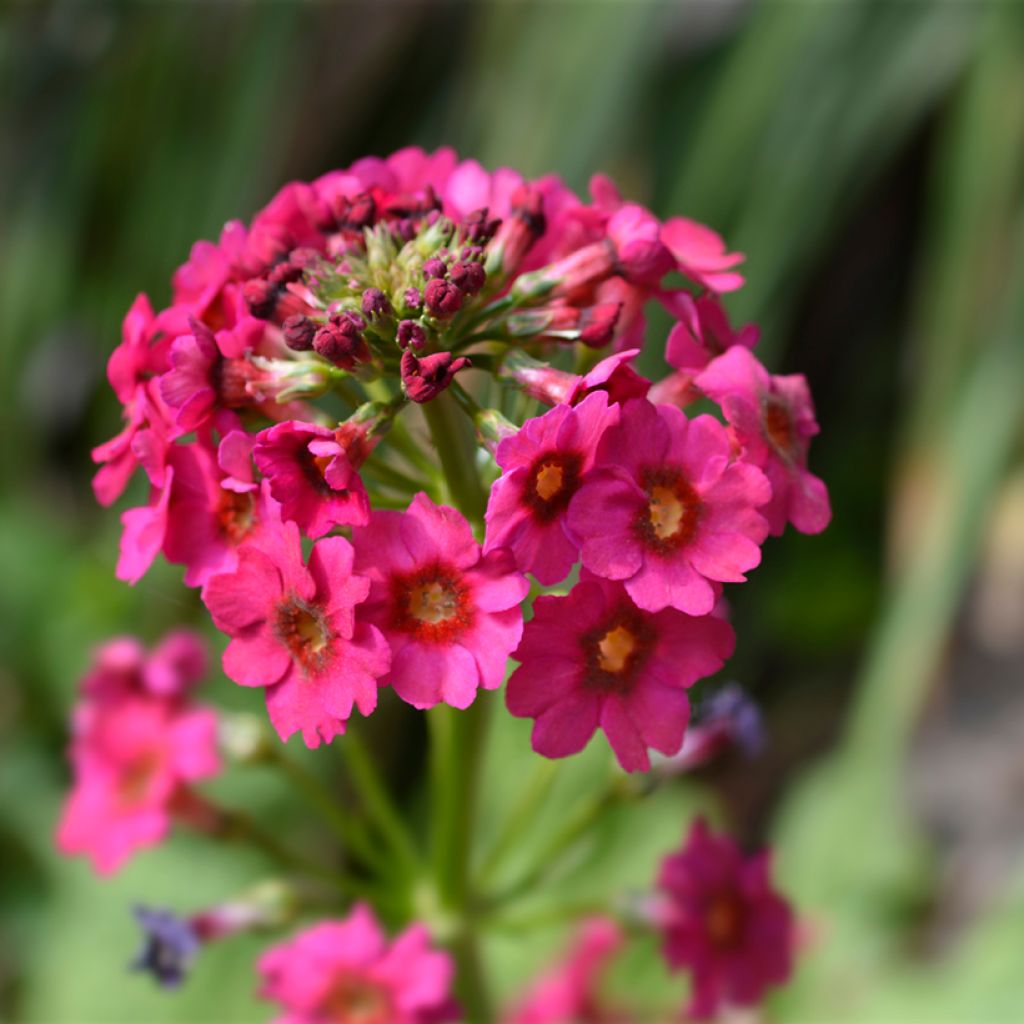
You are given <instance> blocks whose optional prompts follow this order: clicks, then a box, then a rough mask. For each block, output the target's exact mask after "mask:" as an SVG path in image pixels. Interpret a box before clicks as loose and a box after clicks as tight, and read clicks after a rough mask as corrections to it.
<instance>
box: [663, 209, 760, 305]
mask: <svg viewBox="0 0 1024 1024" xmlns="http://www.w3.org/2000/svg"><path fill="white" fill-rule="evenodd" d="M661 240H662V242H664V243H665V245H666V246H667V247H668V249H669V251H670V252H671V253H672V255H673V256H674V257H675V260H676V265H677V266H678V268H679V270H680V271H681V272H682V273H684V274H685V275H686V276H687V277H688V278H690V280H692V281H696V282H697V284H700V285H703V286H704V287H705V288H707V289H708V291H712V292H718V293H719V294H721V293H722V292H734V291H735V290H736V289H737V288H739V287H740V286H741V285H742V284H743V275H742V274H741V273H739V271H736V270H733V269H732V268H733V267H735V266H738V265H739V264H740V263H742V262H743V260H744V259H745V258H746V257H745V256H744V255H743V253H739V252H726V250H725V242H723V241H722V238H721V236H720V235H718V234H716V233H715V232H714V231H712V230H711V228H709V227H705V226H704V225H703V224H698V223H697V222H696V221H695V220H687V218H685V217H672V218H671V219H670V220H667V221H665V223H664V224H663V225H662V228H661Z"/></svg>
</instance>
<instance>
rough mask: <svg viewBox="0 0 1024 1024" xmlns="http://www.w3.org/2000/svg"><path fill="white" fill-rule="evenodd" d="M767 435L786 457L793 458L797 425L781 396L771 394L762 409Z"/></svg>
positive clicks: (777, 449)
mask: <svg viewBox="0 0 1024 1024" xmlns="http://www.w3.org/2000/svg"><path fill="white" fill-rule="evenodd" d="M761 422H762V423H763V424H764V432H765V436H766V437H767V438H768V440H769V441H770V442H771V445H772V447H773V448H774V449H775V450H776V451H777V452H778V453H779V454H780V455H781V456H782V457H783V458H784V459H787V460H788V459H791V458H793V455H794V452H795V449H796V427H795V425H794V423H793V416H792V414H791V413H790V410H789V406H788V405H787V404H786V403H785V402H784V401H782V399H780V398H776V397H775V396H774V395H770V396H769V397H768V398H767V399H766V400H765V403H764V407H763V408H762V410H761Z"/></svg>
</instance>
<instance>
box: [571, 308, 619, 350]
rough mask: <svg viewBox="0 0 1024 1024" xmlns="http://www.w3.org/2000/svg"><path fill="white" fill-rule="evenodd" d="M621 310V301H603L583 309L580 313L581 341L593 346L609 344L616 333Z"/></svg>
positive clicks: (598, 346)
mask: <svg viewBox="0 0 1024 1024" xmlns="http://www.w3.org/2000/svg"><path fill="white" fill-rule="evenodd" d="M621 312H622V303H621V302H602V303H600V304H599V305H597V306H591V307H590V308H589V309H585V310H583V312H582V313H581V314H580V341H581V342H583V344H584V345H589V346H590V347H591V348H601V347H602V346H604V345H607V344H608V342H609V341H611V340H612V336H613V335H614V334H615V325H616V324H617V323H618V322H619V314H620V313H621Z"/></svg>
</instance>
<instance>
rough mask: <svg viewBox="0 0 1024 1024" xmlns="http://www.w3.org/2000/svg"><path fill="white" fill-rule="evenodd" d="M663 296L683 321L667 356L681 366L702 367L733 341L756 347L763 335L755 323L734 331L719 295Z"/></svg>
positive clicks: (674, 332) (680, 293) (673, 334)
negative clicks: (694, 296)
mask: <svg viewBox="0 0 1024 1024" xmlns="http://www.w3.org/2000/svg"><path fill="white" fill-rule="evenodd" d="M662 298H663V301H664V302H665V304H666V305H667V306H668V307H669V309H670V311H671V312H672V313H673V314H674V315H675V317H676V318H677V319H678V321H679V322H678V323H677V324H676V325H675V326H674V327H673V328H672V330H671V331H670V332H669V336H668V341H667V342H666V344H665V360H666V362H667V363H668V364H669V366H674V367H675V368H676V369H677V370H693V371H696V370H700V369H702V368H703V367H705V366H707V364H708V363H709V362H710V361H711V360H712V359H714V358H715V356H719V355H721V354H722V353H723V352H725V351H726V350H727V349H730V348H732V347H733V345H741V346H743V348H753V347H754V346H755V345H756V344H757V341H758V338H759V337H760V335H761V331H760V329H759V328H758V327H757V326H756V325H755V324H746V325H745V326H743V327H741V328H740V329H739V330H738V331H734V330H733V329H732V325H731V324H730V323H729V318H728V316H727V315H726V312H725V309H724V307H723V306H722V303H721V301H720V300H719V298H718V296H717V295H700V296H698V297H697V298H696V299H695V298H693V296H692V295H690V294H689V292H684V291H678V292H674V293H671V295H666V296H663V297H662Z"/></svg>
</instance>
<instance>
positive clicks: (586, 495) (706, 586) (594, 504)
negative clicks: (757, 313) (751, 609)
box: [569, 400, 771, 615]
mask: <svg viewBox="0 0 1024 1024" xmlns="http://www.w3.org/2000/svg"><path fill="white" fill-rule="evenodd" d="M620 408H621V414H620V419H619V423H618V424H617V425H616V426H613V427H610V428H609V429H608V430H607V432H606V433H605V435H604V437H603V438H602V439H601V443H600V445H599V446H598V450H597V458H596V460H595V463H594V469H593V472H592V473H591V475H590V477H589V478H588V479H587V480H586V481H585V482H584V483H583V485H582V486H581V487H580V489H579V491H578V492H577V494H576V496H575V497H574V498H573V499H572V502H571V504H570V506H569V529H570V530H571V531H572V532H573V534H575V535H576V536H577V537H579V538H580V540H581V557H582V560H583V565H584V566H585V567H586V568H587V569H589V570H590V571H591V572H593V573H595V574H596V575H598V576H602V577H604V578H605V579H611V580H623V581H624V582H625V584H626V590H627V591H628V592H629V595H630V597H632V598H633V600H634V601H636V603H637V604H638V605H639V606H640V607H641V608H644V609H646V610H648V611H658V610H660V609H662V608H668V607H672V608H678V609H679V610H680V611H684V612H687V613H689V614H690V615H704V614H706V613H708V612H710V611H711V609H712V608H713V607H714V604H715V601H716V599H717V597H718V592H719V587H718V584H719V583H736V582H741V581H742V580H744V579H745V577H744V575H743V574H744V572H746V571H747V570H748V569H753V568H754V567H755V566H756V565H757V564H758V563H759V562H760V560H761V550H760V547H759V545H760V544H761V543H762V542H763V541H764V539H765V536H766V535H767V533H768V524H767V522H766V521H765V519H764V517H763V516H761V515H760V514H759V513H758V512H757V508H758V507H759V506H761V505H763V504H765V503H766V502H767V501H768V500H769V498H770V497H771V490H770V488H769V486H768V481H767V479H765V476H764V474H763V473H762V472H761V471H760V470H759V469H757V468H756V467H754V466H750V465H747V464H746V463H744V462H734V461H731V454H732V448H731V444H730V441H729V437H728V434H727V433H726V431H725V428H724V427H723V426H722V425H721V424H720V423H719V422H718V421H717V420H715V419H713V418H712V417H711V416H698V417H697V418H696V419H693V420H689V419H687V418H686V416H685V415H683V413H682V412H680V411H679V410H678V409H675V408H673V407H672V406H668V405H662V406H654V405H651V403H650V402H646V401H642V400H637V401H630V402H627V403H626V404H625V405H623V406H621V407H620Z"/></svg>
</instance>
